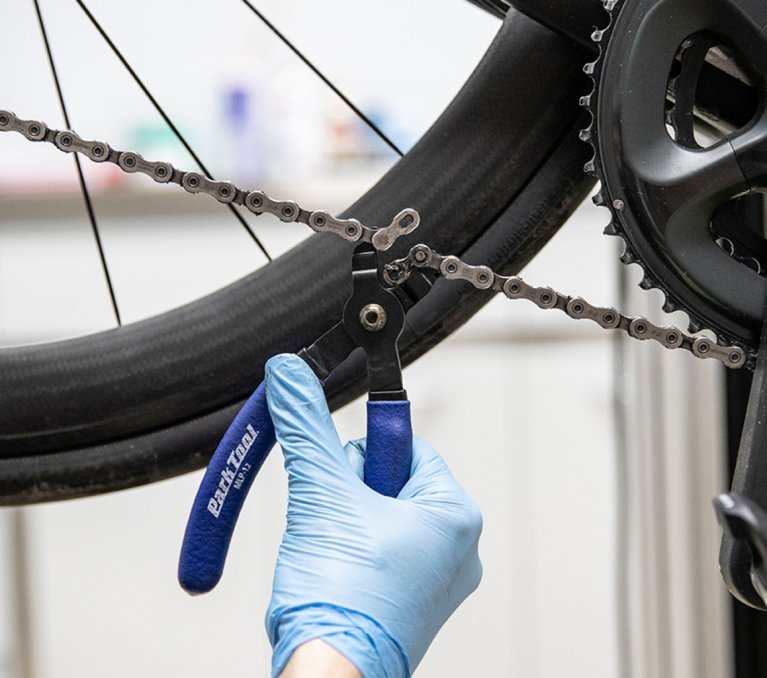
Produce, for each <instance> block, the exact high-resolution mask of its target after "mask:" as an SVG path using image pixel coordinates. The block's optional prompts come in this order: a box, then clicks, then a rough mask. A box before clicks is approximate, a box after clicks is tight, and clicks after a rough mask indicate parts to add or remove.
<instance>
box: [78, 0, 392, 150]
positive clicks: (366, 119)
mask: <svg viewBox="0 0 767 678" xmlns="http://www.w3.org/2000/svg"><path fill="white" fill-rule="evenodd" d="M79 1H80V0H78V2H79ZM242 2H243V4H244V5H245V6H246V7H247V8H248V9H249V10H250V11H251V12H253V14H255V15H256V16H257V17H258V18H259V19H260V20H261V21H262V22H263V24H264V25H265V26H266V27H267V28H268V29H269V30H270V31H272V33H274V34H275V35H276V36H277V37H278V38H279V39H280V40H281V41H282V42H283V43H284V44H285V46H286V47H287V48H288V49H290V51H292V52H293V54H295V55H296V56H297V57H298V58H299V59H301V61H303V62H304V63H305V64H306V65H307V66H308V67H309V68H310V69H311V70H312V71H313V72H314V74H315V75H316V76H317V77H318V78H319V79H320V80H322V82H324V83H325V84H326V85H327V86H328V87H329V88H330V89H331V90H333V92H335V94H336V96H338V98H339V99H341V101H343V102H344V103H345V104H346V105H347V106H348V107H349V108H350V109H351V110H352V111H354V113H355V115H357V117H359V119H360V120H362V122H364V123H365V124H366V125H367V126H368V127H369V128H370V129H371V130H373V132H375V133H376V134H377V135H378V137H379V138H380V139H381V141H383V142H384V143H385V144H386V145H387V146H388V147H389V148H391V149H392V150H393V151H394V152H395V153H396V154H397V155H398V156H399V157H400V158H401V157H402V151H401V150H400V149H399V147H398V146H397V145H396V144H395V143H394V142H393V141H392V140H391V139H390V138H389V137H388V136H386V134H385V133H384V131H383V130H382V129H381V128H380V127H379V126H378V125H376V124H375V123H374V122H373V121H372V120H371V119H370V118H369V117H368V116H367V115H365V114H364V113H363V112H362V111H361V110H360V109H359V108H358V107H357V106H356V105H355V104H354V103H353V102H352V101H351V100H350V99H349V97H347V96H346V95H345V94H344V93H343V92H342V91H341V90H340V89H339V88H338V87H336V86H335V85H334V84H333V83H332V82H331V81H330V80H329V79H328V78H327V76H326V75H325V74H324V73H323V72H322V71H320V69H319V68H317V66H315V65H314V64H313V63H312V62H311V61H309V59H308V57H306V56H305V55H304V54H303V53H302V52H301V50H299V49H298V47H296V46H295V45H294V44H293V43H292V42H291V41H290V40H288V38H287V37H286V36H285V34H284V33H283V32H282V31H280V29H279V28H277V27H276V26H275V25H274V24H273V23H272V22H271V21H269V19H267V18H266V16H265V15H264V13H263V12H262V11H261V10H259V9H257V8H256V7H255V6H254V5H253V4H252V3H251V2H250V0H242Z"/></svg>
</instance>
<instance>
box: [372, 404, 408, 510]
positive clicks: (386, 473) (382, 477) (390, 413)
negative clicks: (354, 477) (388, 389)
mask: <svg viewBox="0 0 767 678" xmlns="http://www.w3.org/2000/svg"><path fill="white" fill-rule="evenodd" d="M412 462H413V426H412V424H411V421H410V401H409V400H369V401H368V437H367V446H366V448H365V484H366V485H367V486H368V487H371V488H373V489H374V490H375V491H376V492H379V493H380V494H384V495H386V496H387V497H396V496H398V495H399V493H400V491H401V490H402V488H403V487H404V486H405V483H406V482H407V481H408V479H409V478H410V466H411V464H412Z"/></svg>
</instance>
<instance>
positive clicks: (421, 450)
mask: <svg viewBox="0 0 767 678" xmlns="http://www.w3.org/2000/svg"><path fill="white" fill-rule="evenodd" d="M463 494H464V492H463V489H462V488H461V486H460V485H459V484H458V482H457V481H456V480H455V478H454V477H453V474H452V473H450V469H449V468H448V467H447V464H446V463H445V460H444V459H443V458H442V457H441V456H440V455H439V454H438V453H437V452H436V451H435V450H434V449H433V448H432V447H431V446H430V445H429V444H427V443H426V442H424V441H423V440H421V439H420V438H416V437H414V438H413V463H412V465H411V467H410V480H408V481H407V483H406V484H405V487H403V488H402V492H400V494H399V498H400V499H416V498H423V497H429V496H433V497H437V496H440V497H444V496H446V495H461V496H462V495H463Z"/></svg>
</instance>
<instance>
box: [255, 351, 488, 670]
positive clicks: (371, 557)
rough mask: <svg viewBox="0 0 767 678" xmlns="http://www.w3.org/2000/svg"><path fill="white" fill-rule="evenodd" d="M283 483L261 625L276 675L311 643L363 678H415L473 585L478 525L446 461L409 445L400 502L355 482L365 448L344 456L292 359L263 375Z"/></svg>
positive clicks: (477, 572)
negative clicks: (283, 518)
mask: <svg viewBox="0 0 767 678" xmlns="http://www.w3.org/2000/svg"><path fill="white" fill-rule="evenodd" d="M266 394H267V401H268V404H269V412H270V413H271V416H272V419H273V421H274V427H275V432H276V434H277V441H278V442H279V443H280V446H281V447H282V450H283V454H284V456H285V469H286V470H287V472H288V483H289V485H288V491H289V503H288V522H287V528H286V530H285V535H284V537H283V540H282V545H281V546H280V553H279V557H278V560H277V568H276V570H275V573H274V588H273V592H272V600H271V603H270V605H269V609H268V611H267V616H266V627H267V631H268V633H269V639H270V641H271V643H272V647H273V648H274V656H273V661H272V671H273V675H275V676H277V675H279V673H280V672H281V671H282V669H283V668H284V666H285V664H286V663H287V661H288V660H289V659H290V656H291V655H292V653H293V652H294V650H295V649H296V648H298V647H299V646H300V645H302V644H304V643H306V642H308V641H309V640H312V639H315V638H321V639H323V640H324V641H325V642H326V643H327V644H329V645H330V646H332V647H333V648H335V649H336V650H337V651H338V652H340V653H341V654H342V655H344V656H345V657H346V658H347V659H349V660H350V661H351V662H352V663H353V664H354V665H355V666H356V667H357V668H358V669H359V670H360V672H361V673H362V675H363V676H365V678H378V677H386V678H395V677H396V678H401V677H402V676H410V673H411V671H412V670H414V669H415V667H416V666H417V665H418V663H419V662H420V661H421V659H422V657H423V655H424V653H425V652H426V649H427V648H428V647H429V645H430V643H431V642H432V640H433V639H434V636H435V635H436V634H437V632H438V631H439V629H440V628H441V627H442V625H443V624H444V623H445V621H446V620H447V618H448V617H449V616H450V615H451V614H452V612H453V611H454V610H455V609H456V608H457V607H458V605H460V604H461V602H463V600H465V598H466V597H467V596H468V595H469V594H470V593H471V592H472V591H474V589H475V588H476V587H477V586H478V584H479V581H480V579H481V577H482V565H481V564H480V562H479V556H478V553H477V542H478V540H479V535H480V532H481V530H482V516H481V514H480V512H479V509H478V508H477V506H476V504H474V502H473V501H472V500H471V499H470V498H469V496H468V495H467V494H466V492H464V490H463V489H462V488H461V487H460V486H459V485H458V483H457V482H456V480H455V478H453V476H452V475H451V473H450V471H449V470H448V468H447V466H446V464H445V462H444V461H443V459H442V458H441V457H440V456H439V455H438V454H437V453H436V452H435V451H434V450H432V449H431V448H430V447H429V446H428V445H427V444H426V443H424V442H422V441H420V440H418V439H415V440H414V444H413V465H412V472H411V478H410V480H409V481H408V483H407V484H406V485H405V487H404V488H403V490H402V492H401V493H400V495H399V498H397V499H392V498H389V497H384V496H383V495H380V494H377V493H376V492H374V491H373V490H371V489H370V488H368V487H367V486H366V485H365V484H364V483H363V482H362V480H361V478H362V469H363V464H364V457H365V441H364V440H361V441H355V442H351V443H349V444H347V445H346V447H345V448H344V446H343V445H342V444H341V441H340V440H339V439H338V434H337V433H336V430H335V426H334V425H333V421H332V419H331V418H330V412H329V411H328V407H327V403H326V401H325V395H324V393H323V391H322V387H321V385H320V382H319V381H318V380H317V378H316V377H315V376H314V374H313V373H312V371H311V370H310V369H309V368H308V367H307V366H306V364H305V363H304V362H303V361H302V360H301V359H300V358H298V357H296V356H292V355H281V356H277V357H276V358H273V359H272V360H270V361H269V362H268V363H267V365H266Z"/></svg>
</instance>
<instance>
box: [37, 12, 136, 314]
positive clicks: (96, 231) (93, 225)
mask: <svg viewBox="0 0 767 678" xmlns="http://www.w3.org/2000/svg"><path fill="white" fill-rule="evenodd" d="M33 2H34V3H35V12H36V13H37V21H38V23H39V24H40V32H41V33H42V36H43V42H44V43H45V52H46V54H47V55H48V64H49V65H50V67H51V73H52V74H53V82H54V84H55V85H56V93H57V94H58V98H59V105H60V106H61V112H62V113H63V114H64V124H65V125H66V126H67V129H72V124H71V123H70V121H69V112H68V111H67V105H66V103H65V101H64V93H63V92H62V89H61V81H60V80H59V73H58V70H57V69H56V63H55V61H54V59H53V52H52V50H51V44H50V42H49V40H48V31H47V30H46V28H45V21H43V14H42V11H41V10H40V3H39V0H33ZM72 157H73V158H74V161H75V167H76V168H77V177H78V179H79V180H80V191H81V192H82V194H83V201H84V202H85V209H86V211H87V212H88V219H89V221H90V224H91V229H92V230H93V237H94V238H95V240H96V247H97V248H98V251H99V258H100V259H101V268H102V270H103V271H104V277H105V278H106V281H107V287H108V288H109V298H110V299H111V300H112V310H113V311H114V314H115V318H116V319H117V324H118V326H120V327H122V319H121V318H120V310H119V308H118V307H117V297H116V296H115V290H114V286H113V285H112V277H111V276H110V275H109V266H108V265H107V259H106V254H105V253H104V246H103V243H102V242H101V235H100V234H99V227H98V224H97V223H96V213H95V212H94V211H93V203H92V202H91V196H90V192H89V191H88V184H87V183H86V181H85V175H84V174H83V168H82V165H81V164H80V156H79V155H78V154H77V153H73V154H72Z"/></svg>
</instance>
